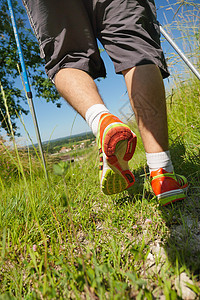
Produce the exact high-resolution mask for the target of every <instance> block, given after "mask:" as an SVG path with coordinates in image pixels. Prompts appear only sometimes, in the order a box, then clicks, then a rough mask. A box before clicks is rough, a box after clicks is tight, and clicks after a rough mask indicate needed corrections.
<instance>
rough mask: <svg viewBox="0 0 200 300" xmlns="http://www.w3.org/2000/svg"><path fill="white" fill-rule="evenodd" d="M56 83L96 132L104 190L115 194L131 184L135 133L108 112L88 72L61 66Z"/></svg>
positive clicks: (132, 181)
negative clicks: (129, 162)
mask: <svg viewBox="0 0 200 300" xmlns="http://www.w3.org/2000/svg"><path fill="white" fill-rule="evenodd" d="M55 85H56V88H57V89H58V91H59V92H60V94H61V95H62V96H63V98H64V99H65V100H66V101H67V102H68V103H69V104H70V105H71V106H72V107H73V108H74V109H75V110H76V111H77V112H78V113H79V114H80V115H81V116H82V117H83V118H84V119H85V120H86V121H87V123H88V125H89V126H90V128H91V129H92V131H93V133H94V135H95V136H97V144H98V147H99V154H100V165H99V168H100V185H101V189H102V191H103V192H104V193H105V194H115V193H119V192H122V191H124V190H125V189H127V188H129V187H131V186H132V185H133V184H134V181H135V178H134V175H133V174H132V173H131V172H130V170H129V167H128V161H129V160H130V159H131V158H132V156H133V154H134V151H135V147H136V136H135V134H134V133H133V132H132V131H131V130H130V128H129V127H128V126H127V125H125V124H123V123H122V122H121V121H120V120H119V119H118V118H117V117H115V116H113V115H112V114H110V113H109V111H108V109H107V108H106V107H105V105H104V103H103V100H102V99H101V96H100V95H99V92H98V89H97V87H96V84H95V82H94V80H93V79H92V77H90V76H89V75H88V74H87V73H86V72H84V71H81V70H78V69H72V68H64V69H61V70H60V71H59V72H58V73H57V74H56V76H55Z"/></svg>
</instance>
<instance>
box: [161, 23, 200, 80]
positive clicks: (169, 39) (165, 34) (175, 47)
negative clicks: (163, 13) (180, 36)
mask: <svg viewBox="0 0 200 300" xmlns="http://www.w3.org/2000/svg"><path fill="white" fill-rule="evenodd" d="M160 32H161V33H162V35H163V36H164V37H165V39H166V40H167V41H168V42H169V43H170V45H171V46H172V47H173V48H174V50H175V51H176V52H177V53H178V55H179V56H180V57H181V58H182V60H183V61H184V62H185V63H186V65H187V66H188V67H189V68H190V70H191V71H192V72H193V73H194V75H195V76H196V77H197V78H198V79H199V80H200V73H199V72H198V71H197V69H196V68H195V67H194V66H193V64H192V63H191V62H190V61H189V60H188V58H187V57H186V56H185V54H184V53H183V52H182V51H181V50H180V48H179V47H178V46H177V45H176V44H175V43H174V41H173V40H172V39H171V37H170V36H169V35H168V34H167V32H166V31H165V30H164V29H163V27H162V26H161V25H160Z"/></svg>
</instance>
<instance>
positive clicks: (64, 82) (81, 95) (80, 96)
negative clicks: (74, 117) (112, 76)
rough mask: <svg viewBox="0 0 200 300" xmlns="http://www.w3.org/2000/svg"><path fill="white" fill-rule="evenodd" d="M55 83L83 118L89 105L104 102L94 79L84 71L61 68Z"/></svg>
mask: <svg viewBox="0 0 200 300" xmlns="http://www.w3.org/2000/svg"><path fill="white" fill-rule="evenodd" d="M55 85H56V88H57V90H58V91H59V93H60V94H61V95H62V97H63V98H64V99H65V100H67V102H68V103H69V104H70V105H71V106H72V107H73V108H74V109H75V110H76V111H77V112H78V113H79V114H80V115H81V116H82V117H83V118H85V113H86V111H87V110H88V108H89V107H91V106H92V105H94V104H103V101H102V99H101V96H100V95H99V92H98V89H97V86H96V84H95V82H94V80H93V79H92V77H90V75H88V74H87V73H86V72H84V71H81V70H78V69H72V68H65V69H61V70H60V71H59V72H58V73H57V74H56V76H55Z"/></svg>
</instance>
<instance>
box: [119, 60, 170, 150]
mask: <svg viewBox="0 0 200 300" xmlns="http://www.w3.org/2000/svg"><path fill="white" fill-rule="evenodd" d="M123 75H124V78H125V81H126V85H127V90H128V95H129V99H130V102H131V106H132V108H133V111H134V113H135V117H136V120H137V124H138V128H139V131H140V134H141V137H142V141H143V144H144V148H145V151H146V152H147V153H156V152H162V151H167V150H168V128H167V114H166V101H165V90H164V84H163V79H162V76H161V73H160V70H159V68H158V67H157V66H156V65H150V64H149V65H142V66H138V67H134V68H131V69H128V70H125V71H123Z"/></svg>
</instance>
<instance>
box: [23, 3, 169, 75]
mask: <svg viewBox="0 0 200 300" xmlns="http://www.w3.org/2000/svg"><path fill="white" fill-rule="evenodd" d="M23 2H24V5H25V7H26V10H27V14H28V16H29V20H30V23H31V26H32V28H33V30H34V32H35V35H36V37H37V39H38V41H39V45H40V51H41V57H42V58H44V59H45V62H46V64H45V69H46V72H47V75H48V76H49V78H50V79H52V80H53V78H54V76H55V74H56V73H57V72H58V71H59V70H60V69H62V68H68V67H69V68H76V69H80V70H83V71H85V72H87V73H88V74H90V75H91V76H92V77H93V78H94V79H95V78H97V77H105V76H106V70H105V66H104V63H103V61H102V59H101V57H100V54H99V49H98V46H97V39H98V40H99V41H100V42H101V44H102V45H103V47H104V48H105V50H106V52H107V53H108V55H109V56H110V58H111V59H112V61H113V63H114V67H115V71H116V73H121V72H122V71H123V70H126V69H128V68H131V67H135V66H138V65H145V64H155V65H157V66H158V67H159V68H160V70H161V73H162V75H163V78H165V77H167V76H169V73H168V70H167V66H166V62H165V58H164V55H163V51H162V49H161V47H160V32H159V25H158V22H157V19H156V9H155V5H154V0H37V1H35V0H23Z"/></svg>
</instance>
